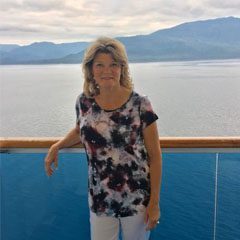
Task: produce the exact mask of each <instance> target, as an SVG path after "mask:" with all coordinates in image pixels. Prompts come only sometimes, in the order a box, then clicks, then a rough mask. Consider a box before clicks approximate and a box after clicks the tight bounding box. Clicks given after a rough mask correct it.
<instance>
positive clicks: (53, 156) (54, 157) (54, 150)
mask: <svg viewBox="0 0 240 240" xmlns="http://www.w3.org/2000/svg"><path fill="white" fill-rule="evenodd" d="M58 151H59V148H58V147H57V146H56V145H55V144H54V145H52V147H51V148H50V149H49V151H48V154H47V156H46V158H45V171H46V174H47V175H48V176H52V174H53V172H54V169H53V168H52V164H54V168H55V169H57V167H58Z"/></svg>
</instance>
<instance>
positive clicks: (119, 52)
mask: <svg viewBox="0 0 240 240" xmlns="http://www.w3.org/2000/svg"><path fill="white" fill-rule="evenodd" d="M98 53H107V54H111V56H112V58H113V59H114V61H116V62H117V63H119V64H120V65H121V77H120V85H121V86H124V87H126V88H127V89H129V90H132V89H133V84H132V80H131V78H130V73H129V66H128V58H127V53H126V50H125V47H124V45H123V44H122V43H121V42H120V41H118V40H116V39H113V38H107V37H101V38H98V39H97V40H96V41H95V42H93V43H92V44H91V45H90V46H89V47H88V48H87V50H86V51H85V54H84V57H83V62H82V70H83V74H84V85H83V92H84V94H86V95H87V96H88V97H93V96H96V95H98V94H99V88H98V86H97V84H96V83H95V80H94V79H93V74H92V65H93V61H94V58H95V57H96V55H97V54H98Z"/></svg>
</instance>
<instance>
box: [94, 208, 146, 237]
mask: <svg viewBox="0 0 240 240" xmlns="http://www.w3.org/2000/svg"><path fill="white" fill-rule="evenodd" d="M90 226H91V240H118V239H119V232H120V229H121V234H122V239H123V240H148V239H149V236H150V231H146V229H145V228H146V224H145V223H144V212H143V213H140V214H138V215H134V216H131V217H123V218H115V217H101V216H100V217H99V216H97V215H96V214H95V213H93V212H92V211H90Z"/></svg>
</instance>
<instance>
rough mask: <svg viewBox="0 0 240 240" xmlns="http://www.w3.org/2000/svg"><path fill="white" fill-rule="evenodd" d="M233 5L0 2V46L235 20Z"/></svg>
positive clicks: (180, 0) (172, 0) (194, 0)
mask: <svg viewBox="0 0 240 240" xmlns="http://www.w3.org/2000/svg"><path fill="white" fill-rule="evenodd" d="M239 5H240V3H239V0H236V1H234V0H228V1H227V0H223V1H220V2H219V1H217V0H203V1H198V0H185V1H184V0H148V1H141V2H140V1H139V0H122V1H120V0H119V1H117V0H116V1H113V0H105V1H100V0H95V1H94V0H93V1H91V0H41V1H39V0H1V6H0V8H1V10H0V21H1V28H0V35H1V38H0V42H1V43H20V44H21V43H22V44H25V43H31V42H33V41H43V40H44V41H53V42H71V41H84V40H88V41H89V40H91V39H93V38H95V37H98V36H100V35H107V36H112V37H115V36H129V35H138V34H149V33H151V32H154V31H156V30H159V29H163V28H167V27H173V26H175V25H177V24H181V23H183V22H189V21H194V20H203V19H208V18H216V17H222V16H230V15H232V16H238V15H239V13H238V11H239V10H238V9H240V6H239Z"/></svg>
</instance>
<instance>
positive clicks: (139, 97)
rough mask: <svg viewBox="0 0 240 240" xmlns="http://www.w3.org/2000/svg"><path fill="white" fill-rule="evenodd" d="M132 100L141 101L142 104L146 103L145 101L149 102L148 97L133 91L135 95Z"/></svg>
mask: <svg viewBox="0 0 240 240" xmlns="http://www.w3.org/2000/svg"><path fill="white" fill-rule="evenodd" d="M132 98H133V99H134V100H135V101H139V102H140V103H141V102H145V101H149V100H148V96H147V95H145V94H142V93H138V92H135V91H133V93H132Z"/></svg>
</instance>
